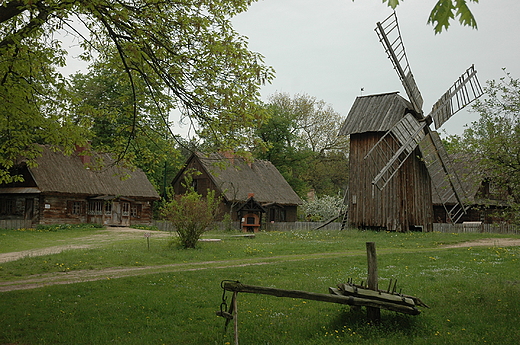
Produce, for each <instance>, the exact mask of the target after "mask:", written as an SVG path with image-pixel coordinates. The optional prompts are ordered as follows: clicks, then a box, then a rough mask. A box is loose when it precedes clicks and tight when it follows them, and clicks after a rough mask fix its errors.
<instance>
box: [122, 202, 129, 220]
mask: <svg viewBox="0 0 520 345" xmlns="http://www.w3.org/2000/svg"><path fill="white" fill-rule="evenodd" d="M122 214H123V216H125V217H128V216H129V215H130V203H128V202H124V203H123V205H122Z"/></svg>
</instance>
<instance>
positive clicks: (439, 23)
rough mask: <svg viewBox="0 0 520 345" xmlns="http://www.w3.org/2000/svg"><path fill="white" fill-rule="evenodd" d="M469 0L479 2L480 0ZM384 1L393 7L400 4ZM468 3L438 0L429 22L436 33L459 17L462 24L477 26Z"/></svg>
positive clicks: (393, 1) (445, 28)
mask: <svg viewBox="0 0 520 345" xmlns="http://www.w3.org/2000/svg"><path fill="white" fill-rule="evenodd" d="M469 1H470V2H475V3H478V0H469ZM383 2H387V3H388V6H390V7H392V8H393V9H395V8H396V7H397V6H398V5H399V0H383ZM467 3H468V1H466V0H438V1H437V3H436V4H435V6H434V7H433V9H432V11H431V12H430V16H429V17H428V24H432V25H433V26H434V31H435V33H440V32H442V30H443V29H444V30H448V27H449V26H450V21H451V20H454V19H455V17H458V18H459V23H460V24H462V25H466V26H470V27H472V28H477V21H476V20H475V17H474V16H473V13H472V12H471V10H470V8H469V7H468V4H467Z"/></svg>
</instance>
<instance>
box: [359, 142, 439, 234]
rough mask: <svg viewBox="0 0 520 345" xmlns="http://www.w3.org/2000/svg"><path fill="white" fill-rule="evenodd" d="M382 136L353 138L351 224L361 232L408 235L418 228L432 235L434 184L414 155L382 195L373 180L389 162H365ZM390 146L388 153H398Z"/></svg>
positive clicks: (394, 147)
mask: <svg viewBox="0 0 520 345" xmlns="http://www.w3.org/2000/svg"><path fill="white" fill-rule="evenodd" d="M382 134H383V133H379V132H368V133H361V134H352V135H351V136H350V186H349V195H350V200H349V223H350V225H351V226H353V227H359V228H383V229H387V230H392V231H408V230H410V229H413V228H414V227H416V226H421V227H423V231H431V230H432V224H433V206H432V202H431V183H430V179H429V175H428V171H427V170H426V167H425V166H424V164H423V163H422V162H421V161H420V160H419V159H417V158H416V154H417V155H418V154H419V153H418V152H417V153H416V154H415V153H414V154H412V155H411V156H410V157H409V158H408V159H407V161H406V162H405V164H404V165H403V166H402V167H401V168H400V170H399V172H398V173H397V174H396V176H394V177H393V179H392V180H391V181H390V182H389V184H388V185H387V186H386V187H385V188H384V189H383V190H382V191H379V189H377V188H376V187H373V186H372V180H373V178H374V177H375V176H376V174H377V173H378V172H379V170H380V169H381V168H383V167H384V166H385V164H386V162H383V161H377V162H375V163H373V162H372V161H371V159H370V158H369V159H368V160H367V161H365V160H364V157H365V155H366V154H367V153H368V151H369V150H370V148H372V147H373V146H374V145H375V144H376V143H377V141H378V140H379V139H380V138H381V136H382ZM396 148H397V145H396V143H395V142H393V143H392V142H389V147H388V150H395V149H396Z"/></svg>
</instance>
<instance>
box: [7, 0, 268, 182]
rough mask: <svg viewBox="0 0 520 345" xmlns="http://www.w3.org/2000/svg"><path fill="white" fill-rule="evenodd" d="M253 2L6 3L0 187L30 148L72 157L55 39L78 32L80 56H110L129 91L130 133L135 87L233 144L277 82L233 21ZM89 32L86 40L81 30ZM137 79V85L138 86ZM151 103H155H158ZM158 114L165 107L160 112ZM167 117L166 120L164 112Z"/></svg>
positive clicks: (74, 130)
mask: <svg viewBox="0 0 520 345" xmlns="http://www.w3.org/2000/svg"><path fill="white" fill-rule="evenodd" d="M251 2H252V1H251V0H235V1H226V0H200V1H199V0H186V1H182V2H170V1H162V0H140V1H124V0H123V1H115V2H114V1H110V0H91V1H81V0H34V1H28V0H10V1H9V0H8V1H5V2H3V4H2V11H0V56H1V57H2V58H1V59H0V99H1V100H2V102H0V103H1V105H0V107H1V108H0V113H1V114H2V115H1V116H2V118H1V120H0V134H1V139H0V149H1V150H2V151H3V152H5V154H4V155H3V157H2V161H0V164H1V166H0V171H1V173H0V178H1V180H0V182H5V181H8V180H9V179H10V178H11V177H10V176H9V173H8V170H9V168H10V167H12V165H13V164H14V161H15V160H16V159H17V157H18V156H20V155H22V156H27V157H28V158H34V157H35V156H37V155H38V152H37V148H36V146H35V145H34V143H35V142H44V143H48V144H52V145H54V146H55V147H60V148H61V149H63V150H64V151H65V152H67V153H70V152H71V151H72V149H73V147H74V145H75V144H77V143H84V142H85V139H84V137H85V136H84V129H83V127H81V126H78V125H77V124H75V123H74V118H73V116H72V115H73V114H74V110H75V108H76V104H74V103H73V102H72V98H71V97H70V94H69V93H68V91H67V87H66V84H67V82H66V80H65V78H63V76H62V75H61V74H60V73H59V72H58V70H57V68H58V67H61V66H63V65H64V63H65V59H64V57H65V54H66V52H65V51H64V50H63V49H62V48H61V44H62V43H61V41H60V39H58V38H57V37H60V34H62V35H67V34H68V35H74V36H76V37H77V38H78V39H80V41H81V46H82V47H83V48H84V54H83V55H82V57H83V58H84V59H86V60H90V61H91V60H95V59H97V58H99V59H101V60H102V61H109V60H110V59H111V58H112V57H113V56H114V54H115V56H117V59H118V60H114V63H115V62H116V61H117V64H118V65H119V66H121V69H122V71H123V73H124V75H125V76H126V78H127V83H128V85H129V87H130V90H131V93H130V99H131V102H130V105H129V107H127V108H125V112H126V113H127V114H131V116H127V117H126V118H125V121H127V120H130V121H131V122H130V123H129V124H128V127H127V128H128V131H129V137H130V138H133V137H134V134H135V129H136V128H137V123H138V118H139V116H140V113H139V107H138V106H137V103H138V102H139V95H138V90H139V89H141V90H142V89H143V87H144V88H146V89H147V90H148V93H149V94H150V95H153V98H152V99H151V102H152V103H155V100H157V99H166V98H170V99H171V105H172V106H175V107H176V108H177V109H179V110H180V111H181V112H182V114H183V115H184V116H185V117H186V118H187V119H189V120H190V121H193V122H194V124H196V125H197V128H198V130H199V133H200V134H201V135H202V136H205V137H212V138H215V142H217V143H219V145H220V146H222V147H223V148H229V147H235V146H237V145H238V144H239V143H241V142H242V141H243V140H245V138H244V136H245V135H246V133H245V132H244V131H243V130H242V129H243V128H249V127H254V126H255V125H256V124H257V123H258V122H259V121H261V120H262V119H261V116H262V114H263V113H262V112H258V111H257V110H258V103H259V92H258V90H259V86H260V85H261V84H262V83H265V82H268V81H270V80H271V78H272V77H273V71H272V69H271V68H269V67H267V66H265V65H264V64H263V57H262V56H261V55H260V54H257V53H253V52H251V51H249V50H248V49H247V43H246V40H245V38H244V37H242V36H240V35H238V34H237V33H236V32H235V31H234V30H233V28H232V27H231V24H230V20H229V18H230V17H231V16H233V15H235V14H237V13H240V12H242V11H245V10H246V9H247V6H248V5H249V4H250V3H251ZM85 31H86V32H87V34H82V32H85ZM138 80H140V82H138ZM156 105H157V104H156ZM161 111H162V110H161ZM162 112H163V116H165V117H167V113H166V109H164V111H162Z"/></svg>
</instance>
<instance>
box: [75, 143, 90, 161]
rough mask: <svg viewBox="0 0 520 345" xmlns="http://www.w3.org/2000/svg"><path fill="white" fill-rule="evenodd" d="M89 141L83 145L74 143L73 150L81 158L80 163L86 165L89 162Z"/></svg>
mask: <svg viewBox="0 0 520 345" xmlns="http://www.w3.org/2000/svg"><path fill="white" fill-rule="evenodd" d="M89 148H90V142H88V143H87V145H85V146H80V145H76V149H75V150H74V151H75V152H76V154H77V155H78V157H79V158H80V159H81V163H83V164H85V165H87V164H90V158H91V156H90V151H89Z"/></svg>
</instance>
